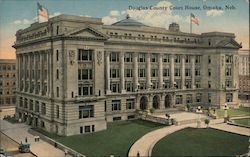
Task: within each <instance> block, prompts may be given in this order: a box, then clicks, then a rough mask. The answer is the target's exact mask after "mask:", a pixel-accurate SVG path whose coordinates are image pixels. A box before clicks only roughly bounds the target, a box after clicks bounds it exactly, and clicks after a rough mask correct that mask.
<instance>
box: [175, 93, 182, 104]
mask: <svg viewBox="0 0 250 157" xmlns="http://www.w3.org/2000/svg"><path fill="white" fill-rule="evenodd" d="M175 103H176V104H182V95H176V99H175Z"/></svg>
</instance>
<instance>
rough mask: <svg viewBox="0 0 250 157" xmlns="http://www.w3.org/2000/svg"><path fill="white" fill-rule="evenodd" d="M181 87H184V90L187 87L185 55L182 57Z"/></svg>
mask: <svg viewBox="0 0 250 157" xmlns="http://www.w3.org/2000/svg"><path fill="white" fill-rule="evenodd" d="M181 85H182V89H186V85H185V55H182V56H181Z"/></svg>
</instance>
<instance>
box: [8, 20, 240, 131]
mask: <svg viewBox="0 0 250 157" xmlns="http://www.w3.org/2000/svg"><path fill="white" fill-rule="evenodd" d="M234 39H235V35H234V34H232V33H222V32H210V33H202V34H190V33H184V32H181V31H180V28H179V25H178V24H176V23H173V24H171V25H170V26H169V30H166V29H165V28H158V27H149V26H146V25H144V24H142V23H139V22H137V21H135V20H133V19H131V18H129V17H127V18H126V19H124V20H121V21H119V22H117V23H114V24H112V25H103V23H102V22H101V19H99V18H91V17H80V16H71V15H59V16H57V17H53V18H51V19H49V21H48V22H45V23H40V24H39V23H34V24H32V25H31V26H30V27H28V28H26V29H24V30H19V31H17V33H16V42H15V45H14V46H13V47H14V48H16V54H17V70H18V75H17V76H18V77H17V80H18V81H17V97H18V103H17V116H18V117H19V118H21V119H23V120H24V121H26V122H27V123H29V124H31V125H33V126H37V127H41V128H43V129H46V130H48V131H50V132H55V133H57V134H62V135H72V134H80V133H85V132H95V131H99V130H103V129H106V122H107V121H108V122H110V121H115V120H120V119H122V120H126V119H130V118H134V117H135V114H136V111H137V110H148V109H150V108H155V112H169V111H171V110H174V109H175V108H184V107H185V106H186V104H191V105H205V106H211V105H216V106H223V105H224V104H225V103H228V104H229V105H230V106H237V105H238V68H239V67H238V60H239V58H238V49H239V48H241V45H239V44H238V43H237V42H236V41H235V40H234Z"/></svg>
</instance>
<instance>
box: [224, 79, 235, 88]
mask: <svg viewBox="0 0 250 157" xmlns="http://www.w3.org/2000/svg"><path fill="white" fill-rule="evenodd" d="M225 84H226V87H228V88H231V87H232V85H233V83H232V80H226V83H225Z"/></svg>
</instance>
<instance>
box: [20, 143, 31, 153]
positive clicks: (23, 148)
mask: <svg viewBox="0 0 250 157" xmlns="http://www.w3.org/2000/svg"><path fill="white" fill-rule="evenodd" d="M18 150H19V152H21V153H29V152H30V144H28V143H21V144H20V145H19V147H18Z"/></svg>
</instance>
